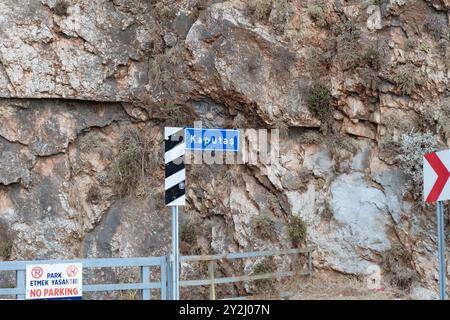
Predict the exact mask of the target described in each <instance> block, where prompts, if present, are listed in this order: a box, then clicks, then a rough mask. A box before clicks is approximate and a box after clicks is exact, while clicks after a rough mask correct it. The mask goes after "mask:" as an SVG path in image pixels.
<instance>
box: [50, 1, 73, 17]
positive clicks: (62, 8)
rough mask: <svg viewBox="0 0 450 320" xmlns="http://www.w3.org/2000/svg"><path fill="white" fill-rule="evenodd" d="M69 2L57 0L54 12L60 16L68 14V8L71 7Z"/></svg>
mask: <svg viewBox="0 0 450 320" xmlns="http://www.w3.org/2000/svg"><path fill="white" fill-rule="evenodd" d="M69 6H70V5H69V3H68V2H67V1H65V0H58V1H56V4H55V6H54V7H53V12H54V13H55V14H57V15H58V16H66V15H67V9H68V8H69Z"/></svg>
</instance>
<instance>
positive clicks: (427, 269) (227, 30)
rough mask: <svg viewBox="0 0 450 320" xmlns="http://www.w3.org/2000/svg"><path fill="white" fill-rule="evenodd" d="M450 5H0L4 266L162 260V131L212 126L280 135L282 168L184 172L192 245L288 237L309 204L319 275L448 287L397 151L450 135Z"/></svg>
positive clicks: (48, 1)
mask: <svg viewBox="0 0 450 320" xmlns="http://www.w3.org/2000/svg"><path fill="white" fill-rule="evenodd" d="M449 9H450V3H449V2H448V1H446V0H440V1H438V0H436V1H431V0H429V1H425V0H411V1H403V0H382V1H370V0H368V1H340V0H336V1H331V0H329V1H319V0H317V1H312V0H311V1H298V0H291V1H289V0H280V1H278V0H277V1H270V0H256V1H248V2H244V1H234V0H232V1H195V0H193V1H190V0H189V1H188V0H183V1H171V0H167V1H142V0H133V1H122V0H112V1H102V0H95V1H87V0H71V1H59V0H41V1H38V0H32V1H29V0H26V1H25V0H21V1H13V0H4V1H2V2H1V3H0V30H1V31H0V97H1V99H0V150H1V153H0V240H1V243H2V248H3V250H2V251H3V256H4V257H3V259H5V258H7V259H43V258H63V257H64V258H75V257H111V256H112V257H126V256H146V255H161V254H165V253H167V251H168V244H169V243H170V229H169V227H170V220H169V217H170V216H169V213H168V212H167V209H165V208H164V204H163V187H162V181H163V177H164V173H163V166H162V150H161V142H162V128H163V126H164V125H192V124H193V121H194V120H201V121H202V123H203V126H205V127H229V128H232V127H235V128H257V129H258V128H266V129H269V128H279V129H280V130H281V135H280V155H281V160H280V161H279V162H277V163H275V164H271V165H263V164H258V163H257V164H255V165H205V164H204V165H190V166H188V169H187V195H188V198H187V202H188V204H187V206H186V208H185V213H184V215H183V221H184V226H185V228H184V229H183V230H184V231H183V232H184V236H183V240H184V241H183V243H182V249H183V251H184V253H185V254H191V253H205V254H206V253H221V252H234V251H239V250H259V249H268V248H289V247H292V246H293V243H292V238H291V237H289V230H290V228H291V223H292V217H293V216H296V217H300V218H301V219H302V221H304V223H305V224H306V226H307V239H306V242H307V243H308V244H314V245H316V246H317V250H316V251H315V253H314V266H315V267H316V268H323V269H331V270H335V271H337V272H341V273H345V274H356V275H363V274H365V273H366V272H367V267H368V266H369V265H371V264H379V265H381V266H382V267H383V269H384V270H385V273H386V276H389V275H390V276H391V277H393V278H394V280H395V279H397V280H398V281H400V282H401V281H404V282H406V283H409V282H413V285H414V286H419V285H421V286H425V287H429V288H431V289H432V290H435V289H436V283H437V254H436V246H437V245H436V235H435V229H436V228H435V216H434V212H433V210H432V208H427V207H423V206H422V204H421V201H420V195H419V196H418V193H417V190H418V189H420V188H421V186H420V185H417V183H416V182H417V180H414V177H413V176H412V175H411V174H407V173H408V172H409V173H411V171H406V170H405V166H407V165H411V163H408V162H407V160H408V159H403V160H402V158H399V157H398V155H401V154H402V152H403V153H404V152H405V150H407V149H406V147H405V145H404V144H405V143H404V141H405V139H407V137H408V136H407V135H408V134H409V135H411V132H415V133H417V134H422V133H425V132H427V131H429V132H431V135H432V136H433V137H434V139H436V141H437V143H438V144H439V147H446V146H448V143H449V142H448V138H449V137H450V136H449V132H450V131H449V130H450V129H449V127H448V121H447V120H449V117H450V113H449V110H450V99H449V98H448V94H449V89H448V88H449V87H448V81H449V77H450V73H449V68H450V49H449V41H450V33H449V11H448V10H449ZM315 106H319V108H315ZM405 135H406V136H405ZM247 139H248V140H249V141H253V142H255V141H254V140H252V139H254V138H252V137H247ZM402 139H403V140H402ZM419 147H420V146H419ZM418 165H419V167H420V164H418ZM267 225H269V226H270V229H271V230H272V231H271V232H270V233H267V232H264V226H267ZM302 245H304V243H303V244H302ZM399 248H400V249H399ZM389 257H390V258H391V259H394V260H395V261H397V263H396V264H397V265H398V266H399V268H400V267H402V268H403V269H404V270H403V269H402V270H400V271H401V272H403V273H401V272H400V271H399V270H393V269H392V268H389V263H386V261H387V260H389ZM405 257H407V258H405ZM0 259H1V258H0ZM247 264H248V266H247V267H248V268H247V269H248V270H251V263H250V262H248V263H247ZM232 269H233V266H232V265H231V266H228V265H227V266H224V267H223V270H222V271H223V272H228V271H230V270H232ZM186 270H187V271H186V272H188V273H189V272H191V271H192V270H190V269H188V268H187V269H186ZM405 270H406V271H405ZM192 272H193V271H192ZM405 272H406V275H405ZM408 272H409V273H408ZM399 278H400V280H399ZM398 281H397V282H398ZM394 282H395V281H394ZM404 287H409V285H406V286H404Z"/></svg>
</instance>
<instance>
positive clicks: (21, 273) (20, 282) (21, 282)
mask: <svg viewBox="0 0 450 320" xmlns="http://www.w3.org/2000/svg"><path fill="white" fill-rule="evenodd" d="M16 288H17V289H25V270H17V271H16ZM16 299H17V300H25V295H24V294H17V295H16Z"/></svg>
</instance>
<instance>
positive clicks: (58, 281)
mask: <svg viewBox="0 0 450 320" xmlns="http://www.w3.org/2000/svg"><path fill="white" fill-rule="evenodd" d="M82 285H83V269H82V264H81V263H57V264H29V265H27V267H26V296H25V297H26V299H61V298H72V299H80V298H81V296H82V295H83V290H82Z"/></svg>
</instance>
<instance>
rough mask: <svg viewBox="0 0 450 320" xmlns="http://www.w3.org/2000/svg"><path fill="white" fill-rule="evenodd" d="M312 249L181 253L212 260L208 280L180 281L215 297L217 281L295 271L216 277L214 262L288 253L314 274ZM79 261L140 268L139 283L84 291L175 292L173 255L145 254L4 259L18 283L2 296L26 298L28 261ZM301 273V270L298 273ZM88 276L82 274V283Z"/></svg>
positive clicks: (0, 267) (3, 267)
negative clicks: (154, 275)
mask: <svg viewBox="0 0 450 320" xmlns="http://www.w3.org/2000/svg"><path fill="white" fill-rule="evenodd" d="M312 251H313V249H312V248H306V249H286V250H268V251H257V252H244V253H228V254H216V255H200V256H181V257H180V261H184V262H198V261H209V263H208V279H198V280H183V281H180V287H190V286H204V285H209V286H210V298H211V299H212V300H215V299H216V293H215V286H216V285H218V284H225V283H234V282H243V281H254V280H261V279H270V278H281V277H288V276H293V275H294V274H295V273H294V272H293V271H282V272H273V273H265V274H255V275H241V276H233V277H223V278H216V277H215V264H216V261H218V260H222V259H224V260H232V259H245V258H257V257H264V256H278V255H287V254H302V253H303V254H307V257H308V270H307V271H306V272H302V273H300V275H309V276H310V277H311V276H312V273H313V270H312V258H311V254H312ZM74 262H79V263H82V264H83V272H85V271H86V269H88V268H114V267H139V268H140V282H137V283H111V284H89V283H84V284H83V292H99V291H119V290H142V299H143V300H150V299H151V298H152V296H151V289H159V290H160V297H161V300H166V299H171V298H172V297H173V293H172V279H171V277H170V275H171V268H172V267H173V266H172V261H171V259H170V256H160V257H144V258H106V259H75V260H34V261H4V262H0V274H1V272H2V271H15V272H16V283H15V287H14V288H0V297H1V296H16V299H25V270H26V265H27V264H51V263H74ZM152 267H156V268H159V270H160V277H159V279H160V280H159V281H157V282H155V281H154V282H152V281H151V271H152V270H151V268H152ZM297 274H298V273H297ZM85 281H86V277H83V282H85ZM241 298H244V297H236V298H234V299H241Z"/></svg>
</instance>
